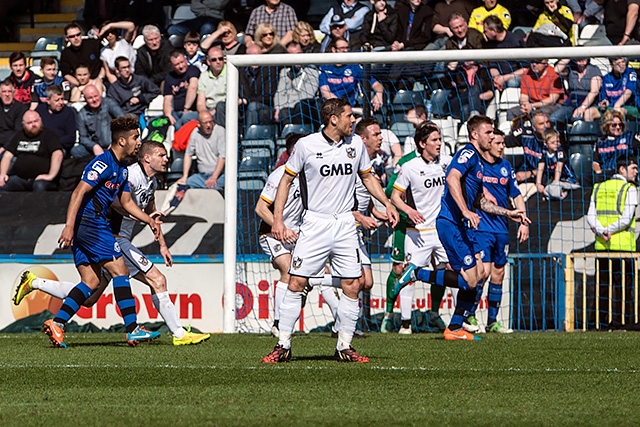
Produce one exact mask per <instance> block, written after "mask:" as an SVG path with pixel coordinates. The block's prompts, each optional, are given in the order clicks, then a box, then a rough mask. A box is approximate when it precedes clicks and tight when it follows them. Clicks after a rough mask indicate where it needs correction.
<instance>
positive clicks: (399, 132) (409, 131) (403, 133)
mask: <svg viewBox="0 0 640 427" xmlns="http://www.w3.org/2000/svg"><path fill="white" fill-rule="evenodd" d="M389 130H390V131H391V132H393V133H394V134H395V136H397V137H398V139H400V140H402V139H404V138H406V137H408V136H412V135H413V134H414V133H415V131H416V130H415V128H414V127H413V124H412V123H409V122H395V123H394V124H392V125H391V128H389Z"/></svg>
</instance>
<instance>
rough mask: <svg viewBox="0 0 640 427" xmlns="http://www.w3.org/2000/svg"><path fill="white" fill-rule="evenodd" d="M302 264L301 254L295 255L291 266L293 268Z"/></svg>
mask: <svg viewBox="0 0 640 427" xmlns="http://www.w3.org/2000/svg"><path fill="white" fill-rule="evenodd" d="M301 265H302V258H300V257H299V256H297V257H295V258H294V259H293V262H292V263H291V266H292V267H293V268H300V266H301Z"/></svg>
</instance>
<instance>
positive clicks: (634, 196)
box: [605, 185, 638, 234]
mask: <svg viewBox="0 0 640 427" xmlns="http://www.w3.org/2000/svg"><path fill="white" fill-rule="evenodd" d="M636 206H638V190H637V189H636V187H634V186H633V185H631V186H630V187H629V189H628V190H627V197H626V199H625V202H624V210H623V211H622V215H621V216H620V219H618V220H617V221H616V222H614V223H612V224H609V225H608V226H607V227H606V229H605V230H606V231H608V232H609V233H611V234H613V233H617V232H618V231H620V230H624V229H625V228H627V227H629V225H630V224H631V221H633V218H634V217H635V215H636Z"/></svg>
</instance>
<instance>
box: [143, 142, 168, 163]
mask: <svg viewBox="0 0 640 427" xmlns="http://www.w3.org/2000/svg"><path fill="white" fill-rule="evenodd" d="M156 148H160V149H162V150H164V152H165V153H166V152H167V147H165V146H164V144H163V143H162V142H158V141H145V142H143V143H142V145H141V146H140V149H139V150H138V159H143V158H144V156H145V155H147V154H151V153H152V152H153V150H154V149H156Z"/></svg>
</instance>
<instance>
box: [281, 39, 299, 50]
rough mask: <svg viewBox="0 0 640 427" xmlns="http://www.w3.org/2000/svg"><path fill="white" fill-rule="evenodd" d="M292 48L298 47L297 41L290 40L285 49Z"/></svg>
mask: <svg viewBox="0 0 640 427" xmlns="http://www.w3.org/2000/svg"><path fill="white" fill-rule="evenodd" d="M293 46H300V43H298V42H297V41H294V40H291V41H290V42H289V43H287V45H286V46H285V48H286V49H289V48H290V47H293Z"/></svg>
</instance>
